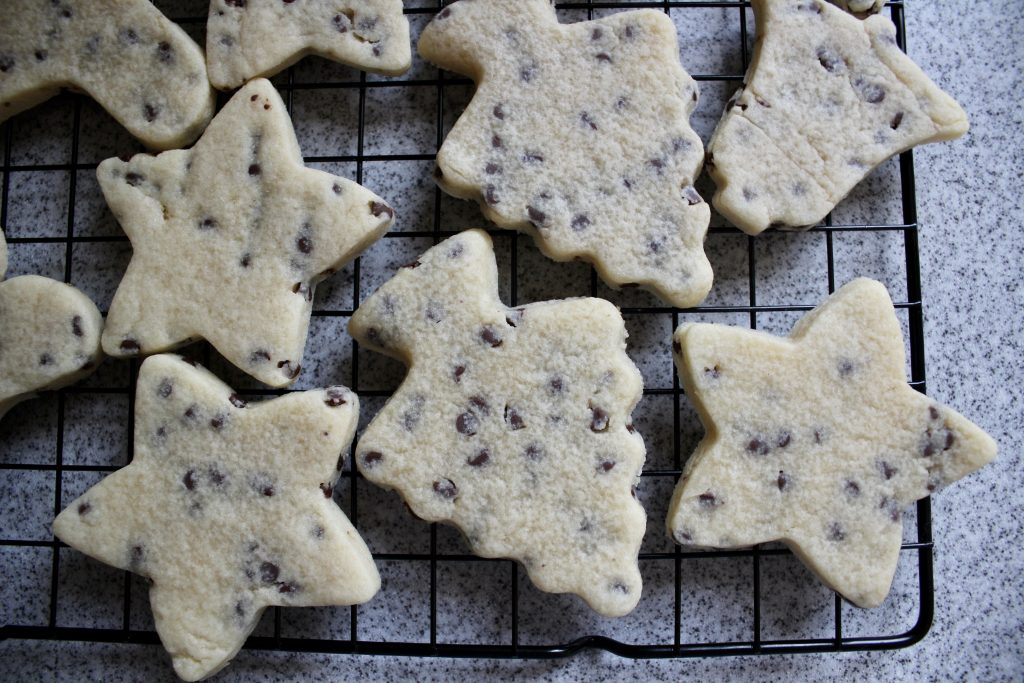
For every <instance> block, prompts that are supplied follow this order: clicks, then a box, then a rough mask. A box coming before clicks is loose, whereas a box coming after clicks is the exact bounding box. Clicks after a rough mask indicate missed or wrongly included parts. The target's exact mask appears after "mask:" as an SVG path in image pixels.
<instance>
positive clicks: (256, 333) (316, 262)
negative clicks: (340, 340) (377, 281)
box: [97, 79, 394, 386]
mask: <svg viewBox="0 0 1024 683" xmlns="http://www.w3.org/2000/svg"><path fill="white" fill-rule="evenodd" d="M97 175H98V176H99V181H100V187H101V189H102V190H103V195H104V197H106V199H107V203H108V204H109V205H110V208H111V211H113V213H114V216H115V217H116V218H117V220H118V221H119V222H120V223H121V227H123V228H124V231H125V233H127V235H128V237H129V239H131V242H132V248H133V249H134V253H133V255H132V260H131V263H130V264H129V265H128V271H127V272H126V273H125V276H124V280H122V282H121V284H120V286H119V287H118V289H117V292H116V293H115V295H114V300H113V303H111V306H110V313H109V315H108V316H107V326H106V329H105V330H104V333H103V348H104V350H105V351H106V352H107V353H108V354H109V355H112V356H122V357H123V356H136V355H139V354H151V353H156V352H160V351H165V350H167V349H171V348H174V347H176V346H180V345H181V344H184V343H187V342H189V341H192V340H194V339H196V338H199V337H202V338H204V339H207V340H208V341H209V342H210V343H211V344H213V346H214V347H215V348H216V349H217V350H218V351H219V352H220V353H221V354H223V355H224V357H225V358H227V359H228V360H229V361H231V362H232V363H234V364H235V365H236V366H238V367H239V368H241V369H242V370H245V371H246V372H248V373H249V374H250V375H252V376H253V377H255V378H256V379H258V380H260V381H261V382H265V383H267V384H270V385H272V386H283V385H285V384H288V383H289V382H291V381H292V380H294V379H295V378H296V377H297V376H298V374H299V363H300V360H301V357H302V351H303V347H304V346H305V343H306V332H307V330H308V327H309V316H310V312H311V310H312V301H313V287H314V286H315V284H316V282H318V281H319V280H321V279H323V278H324V277H326V276H328V275H330V274H332V273H334V272H335V271H336V270H337V269H338V268H340V267H341V266H343V265H344V264H345V263H346V262H348V261H349V260H350V259H352V258H354V257H355V256H356V255H358V254H359V252H361V251H362V250H363V249H365V248H366V247H367V246H368V245H369V244H370V243H371V242H373V241H374V240H376V239H377V238H378V237H380V235H381V234H383V232H384V231H385V230H386V229H387V227H388V226H389V225H390V224H391V221H392V218H393V216H394V211H393V210H392V209H391V207H389V206H388V205H387V204H385V203H384V202H383V201H382V200H381V199H380V198H379V197H377V196H376V195H374V194H373V193H372V192H370V191H369V190H367V189H365V188H363V187H361V186H359V185H357V184H356V183H353V182H352V181H349V180H345V179H344V178H339V177H337V176H333V175H330V174H328V173H324V172H323V171H317V170H313V169H308V168H305V167H304V166H303V165H302V155H301V154H300V153H299V146H298V142H297V141H296V140H295V133H294V131H293V130H292V126H291V120H290V119H289V118H288V113H287V112H286V111H285V107H284V103H283V102H282V101H281V98H280V97H279V96H278V94H277V92H276V91H275V90H274V88H273V87H272V86H271V85H270V83H269V81H266V80H263V79H257V80H254V81H251V82H250V83H249V84H248V85H246V87H244V88H242V89H241V90H240V91H239V92H238V93H237V94H235V96H234V97H232V98H231V101H230V102H228V103H227V105H225V107H224V109H223V110H221V112H220V113H218V114H217V117H216V118H215V119H214V120H213V122H212V123H211V124H210V127H209V128H207V130H206V132H205V133H204V134H203V137H202V138H201V139H200V140H199V142H197V143H196V145H195V146H194V147H193V148H192V149H189V150H175V151H171V152H165V153H163V154H160V155H159V156H150V155H148V154H140V155H137V156H135V157H133V158H132V159H131V161H127V162H126V161H121V160H120V159H107V160H106V161H104V162H103V163H101V164H100V166H99V169H98V171H97Z"/></svg>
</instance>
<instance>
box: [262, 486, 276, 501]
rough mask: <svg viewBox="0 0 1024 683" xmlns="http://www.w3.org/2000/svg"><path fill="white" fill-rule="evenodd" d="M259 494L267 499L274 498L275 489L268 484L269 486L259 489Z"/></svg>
mask: <svg viewBox="0 0 1024 683" xmlns="http://www.w3.org/2000/svg"><path fill="white" fill-rule="evenodd" d="M259 492H260V493H262V494H263V495H264V496H266V497H267V498H272V497H273V496H274V487H273V486H271V485H270V484H267V485H265V486H263V487H261V488H260V489H259Z"/></svg>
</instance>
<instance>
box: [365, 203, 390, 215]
mask: <svg viewBox="0 0 1024 683" xmlns="http://www.w3.org/2000/svg"><path fill="white" fill-rule="evenodd" d="M370 213H372V214H373V215H374V216H376V217H380V216H382V215H383V214H387V215H388V218H394V217H395V210H394V209H392V208H391V207H390V206H388V205H387V204H385V203H384V202H370Z"/></svg>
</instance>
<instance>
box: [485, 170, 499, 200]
mask: <svg viewBox="0 0 1024 683" xmlns="http://www.w3.org/2000/svg"><path fill="white" fill-rule="evenodd" d="M487 166H488V168H490V167H491V166H492V164H488V165H487ZM484 201H485V202H487V203H488V204H490V205H491V206H494V205H495V204H497V203H498V201H499V200H498V193H497V191H495V189H494V185H488V186H487V187H486V188H485V189H484Z"/></svg>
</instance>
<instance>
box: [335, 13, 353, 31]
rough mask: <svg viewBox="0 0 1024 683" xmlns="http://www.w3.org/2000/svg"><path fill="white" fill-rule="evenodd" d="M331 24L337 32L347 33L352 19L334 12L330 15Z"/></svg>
mask: <svg viewBox="0 0 1024 683" xmlns="http://www.w3.org/2000/svg"><path fill="white" fill-rule="evenodd" d="M331 24H332V25H333V26H334V30H335V31H337V32H338V33H348V30H349V28H351V27H352V20H351V19H350V18H349V17H347V16H345V15H344V14H335V15H334V16H333V17H331Z"/></svg>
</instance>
